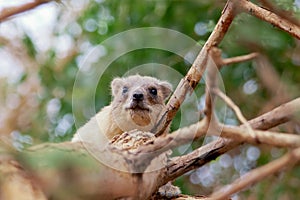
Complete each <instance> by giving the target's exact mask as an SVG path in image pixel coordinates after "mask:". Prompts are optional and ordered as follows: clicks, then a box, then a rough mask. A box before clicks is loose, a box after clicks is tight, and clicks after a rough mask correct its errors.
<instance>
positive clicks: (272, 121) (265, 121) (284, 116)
mask: <svg viewBox="0 0 300 200" xmlns="http://www.w3.org/2000/svg"><path fill="white" fill-rule="evenodd" d="M299 110H300V98H297V99H295V100H293V101H290V102H288V103H286V104H282V105H280V106H278V107H277V108H275V109H273V110H271V111H270V112H268V113H265V114H263V115H261V116H259V117H257V118H255V119H252V120H250V121H249V124H250V125H251V127H252V128H253V129H260V130H267V129H270V128H272V127H276V126H278V125H279V124H283V123H286V122H288V121H289V120H291V119H293V117H294V115H295V114H296V113H298V112H299ZM240 144H241V142H240V141H235V140H232V139H225V138H220V139H218V140H215V141H213V142H211V143H209V144H207V145H204V146H202V147H200V148H198V149H196V150H195V151H193V152H191V153H189V154H187V155H184V156H181V157H176V158H173V159H172V161H171V162H170V163H169V164H168V167H167V168H168V169H169V174H168V177H167V178H166V182H165V183H167V182H168V181H170V180H174V179H175V178H177V177H179V176H181V175H183V174H185V173H186V172H188V171H191V170H192V169H195V168H197V167H200V166H203V165H204V164H206V163H208V162H209V161H211V160H214V159H216V158H217V157H218V156H220V155H222V154H223V153H225V152H227V151H229V150H231V149H233V148H235V147H237V146H238V145H240Z"/></svg>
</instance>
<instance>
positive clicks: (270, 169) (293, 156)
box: [209, 148, 300, 200]
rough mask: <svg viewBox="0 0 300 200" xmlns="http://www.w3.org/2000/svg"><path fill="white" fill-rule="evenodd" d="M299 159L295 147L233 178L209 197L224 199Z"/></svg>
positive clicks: (215, 199) (214, 199)
mask: <svg viewBox="0 0 300 200" xmlns="http://www.w3.org/2000/svg"><path fill="white" fill-rule="evenodd" d="M299 161H300V148H297V149H294V150H293V151H291V152H290V153H287V154H286V155H284V156H283V157H281V158H279V159H277V160H275V161H272V162H270V163H268V164H266V165H264V166H262V167H259V168H257V169H254V170H252V171H250V172H249V173H247V174H245V175H243V176H241V177H240V178H238V179H237V180H235V181H234V182H233V183H232V184H229V185H226V186H225V187H222V188H221V189H219V190H218V191H216V192H214V193H213V194H212V195H211V196H210V198H209V199H210V200H212V199H213V200H218V199H221V200H222V199H225V198H227V197H229V196H230V195H232V194H234V193H236V192H239V191H241V190H242V189H244V188H246V187H249V186H251V185H253V184H255V183H257V182H259V181H261V180H263V179H265V178H266V177H268V176H270V175H272V174H275V173H276V172H279V171H281V170H285V169H287V166H288V167H289V168H290V167H292V166H293V165H295V163H297V162H299Z"/></svg>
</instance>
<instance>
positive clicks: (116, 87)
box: [110, 78, 123, 97]
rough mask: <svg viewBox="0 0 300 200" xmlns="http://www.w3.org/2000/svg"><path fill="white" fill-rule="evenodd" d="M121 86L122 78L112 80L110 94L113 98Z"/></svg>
mask: <svg viewBox="0 0 300 200" xmlns="http://www.w3.org/2000/svg"><path fill="white" fill-rule="evenodd" d="M122 86H123V79H122V78H114V80H113V81H112V82H111V85H110V87H111V92H112V95H113V96H114V97H115V96H117V94H118V93H119V91H120V89H121V88H122Z"/></svg>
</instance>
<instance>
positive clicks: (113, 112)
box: [72, 75, 172, 142]
mask: <svg viewBox="0 0 300 200" xmlns="http://www.w3.org/2000/svg"><path fill="white" fill-rule="evenodd" d="M111 89H112V95H113V101H112V102H111V104H110V105H109V106H106V107H104V108H103V109H102V110H101V111H100V112H98V113H97V114H96V116H94V117H93V118H92V119H91V120H90V121H89V122H88V123H87V124H85V125H84V126H83V127H81V128H80V129H79V130H78V131H77V133H76V134H75V135H74V137H73V139H72V141H78V140H80V141H82V140H83V141H85V140H88V141H91V142H92V141H95V140H99V138H102V137H101V136H98V135H99V134H100V135H105V136H106V138H107V139H108V140H110V139H112V138H113V137H114V136H115V135H118V134H121V133H123V132H125V131H130V130H134V129H137V130H141V131H150V130H151V129H152V128H153V126H154V125H155V124H156V122H157V121H158V120H159V119H160V117H161V115H162V113H161V112H162V111H163V110H164V107H165V103H164V102H165V100H166V98H167V97H168V96H169V95H170V93H171V89H172V86H171V84H170V83H168V82H165V81H160V80H158V79H156V78H153V77H149V76H140V75H133V76H129V77H126V78H115V79H114V80H113V81H112V83H111ZM135 97H137V98H135ZM139 98H140V99H139ZM137 99H138V100H137ZM101 133H102V134H101Z"/></svg>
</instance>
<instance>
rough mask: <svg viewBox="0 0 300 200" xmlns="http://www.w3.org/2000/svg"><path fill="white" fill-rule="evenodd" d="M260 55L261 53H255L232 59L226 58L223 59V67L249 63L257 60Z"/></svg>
mask: <svg viewBox="0 0 300 200" xmlns="http://www.w3.org/2000/svg"><path fill="white" fill-rule="evenodd" d="M258 55H259V53H256V52H253V53H249V54H247V55H242V56H236V57H232V58H224V59H222V65H231V64H235V63H240V62H245V61H249V60H252V59H254V58H256V57H257V56H258Z"/></svg>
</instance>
